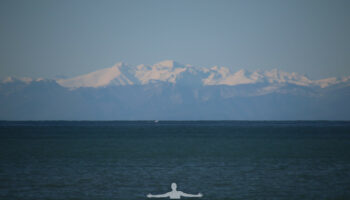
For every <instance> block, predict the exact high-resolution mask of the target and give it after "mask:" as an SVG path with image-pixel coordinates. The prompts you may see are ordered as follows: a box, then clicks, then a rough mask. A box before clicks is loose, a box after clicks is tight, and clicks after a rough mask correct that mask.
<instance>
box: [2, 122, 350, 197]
mask: <svg viewBox="0 0 350 200" xmlns="http://www.w3.org/2000/svg"><path fill="white" fill-rule="evenodd" d="M172 182H176V183H177V185H178V189H179V190H182V191H184V192H187V193H194V194H197V193H198V192H201V193H202V194H203V195H204V197H203V198H201V199H203V200H204V199H210V200H228V199H268V200H271V199H293V200H295V199H298V200H300V199H317V200H319V199H350V122H322V121H320V122H302V121H301V122H292V121H291V122H231V121H216V122H211V121H207V122H163V121H161V122H159V123H154V122H151V121H149V122H145V121H140V122H130V121H126V122H0V199H9V200H15V199H35V200H36V199H62V200H63V199H64V200H68V199H77V200H78V199H82V200H83V199H84V200H85V199H101V200H102V199H104V200H108V199H128V200H141V199H146V195H147V194H148V193H152V194H158V193H164V192H168V191H170V184H171V183H172Z"/></svg>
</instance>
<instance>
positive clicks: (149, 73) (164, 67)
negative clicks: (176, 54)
mask: <svg viewBox="0 0 350 200" xmlns="http://www.w3.org/2000/svg"><path fill="white" fill-rule="evenodd" d="M186 69H187V67H186V66H184V65H181V64H179V63H177V62H174V61H172V60H166V61H163V62H159V63H157V64H155V65H153V66H146V65H139V66H137V70H136V72H135V77H136V78H138V79H139V81H140V83H141V84H147V83H150V82H152V81H164V82H170V83H176V78H177V76H178V75H179V74H181V73H183V72H185V71H186Z"/></svg>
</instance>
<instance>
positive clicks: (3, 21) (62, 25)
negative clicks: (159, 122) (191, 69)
mask: <svg viewBox="0 0 350 200" xmlns="http://www.w3.org/2000/svg"><path fill="white" fill-rule="evenodd" d="M349 8H350V1H335V0H332V1H331V0H329V1H323V0H307V1H305V0H290V1H280V0H266V1H259V0H257V1H252V0H242V1H223V0H215V1H214V0H213V1H204V0H201V1H193V0H185V1H182V0H177V1H170V0H147V1H143V0H142V1H141V0H140V1H133V0H127V1H106V0H101V1H97V0H93V1H92V0H73V1H71V0H69V1H68V0H60V1H58V0H55V1H53V0H23V1H19V0H1V1H0V44H1V45H0V78H4V77H7V76H27V77H33V78H38V77H46V78H54V77H57V76H68V77H71V76H75V75H79V74H84V73H88V72H91V71H95V70H98V69H102V68H106V67H110V66H112V65H114V64H115V63H117V62H120V61H123V62H126V63H128V64H131V65H138V64H154V63H157V62H159V61H162V60H169V59H170V60H175V61H178V62H180V63H183V64H192V65H198V66H206V67H209V66H214V65H219V66H226V67H229V68H231V69H232V70H238V69H247V70H255V69H262V70H268V69H273V68H277V69H280V70H283V71H287V72H298V73H301V74H306V75H308V76H309V77H310V78H313V79H320V78H325V77H330V76H339V77H341V76H345V75H350V55H349V54H350V39H349V36H350V12H349Z"/></svg>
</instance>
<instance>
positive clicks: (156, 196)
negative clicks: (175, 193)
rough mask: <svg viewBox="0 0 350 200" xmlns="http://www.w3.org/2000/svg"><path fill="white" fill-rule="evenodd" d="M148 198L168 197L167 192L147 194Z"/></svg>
mask: <svg viewBox="0 0 350 200" xmlns="http://www.w3.org/2000/svg"><path fill="white" fill-rule="evenodd" d="M147 197H148V198H164V197H169V192H168V193H165V194H147Z"/></svg>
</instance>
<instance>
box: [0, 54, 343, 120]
mask: <svg viewBox="0 0 350 200" xmlns="http://www.w3.org/2000/svg"><path fill="white" fill-rule="evenodd" d="M0 119H4V120H28V119H29V120H49V119H53V120H125V119H127V120H140V119H144V120H147V119H151V120H153V119H157V120H163V119H169V120H171V119H176V120H189V119H191V120H201V119H206V120H212V119H213V120H214V119H217V120H223V119H224V120H350V76H345V77H342V78H336V77H331V78H326V79H322V80H311V79H309V78H308V77H307V76H305V75H300V74H297V73H288V72H283V71H280V70H277V69H274V70H266V71H262V70H255V71H248V70H239V71H232V70H230V69H229V68H227V67H219V66H214V67H199V66H192V65H183V64H180V63H178V62H175V61H171V60H167V61H162V62H159V63H156V64H154V65H137V66H130V65H127V64H125V63H117V64H116V65H114V66H113V67H110V68H105V69H101V70H97V71H95V72H91V73H88V74H83V75H79V76H76V77H72V78H57V79H45V78H38V79H32V78H15V77H8V78H6V79H4V80H2V81H1V83H0Z"/></svg>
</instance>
